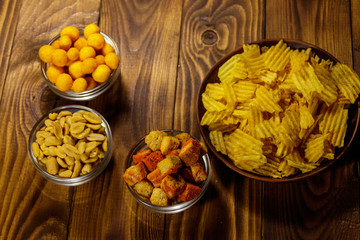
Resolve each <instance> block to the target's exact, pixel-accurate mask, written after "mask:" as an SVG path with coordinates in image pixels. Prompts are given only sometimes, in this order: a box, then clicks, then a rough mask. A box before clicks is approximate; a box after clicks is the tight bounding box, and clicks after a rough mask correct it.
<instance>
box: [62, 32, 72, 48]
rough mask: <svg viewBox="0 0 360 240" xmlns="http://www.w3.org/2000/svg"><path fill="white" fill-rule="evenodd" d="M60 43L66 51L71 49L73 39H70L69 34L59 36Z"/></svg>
mask: <svg viewBox="0 0 360 240" xmlns="http://www.w3.org/2000/svg"><path fill="white" fill-rule="evenodd" d="M59 45H60V48H61V49H64V50H65V51H67V50H69V49H70V47H71V45H72V41H71V39H70V37H69V36H66V35H65V36H61V37H60V38H59Z"/></svg>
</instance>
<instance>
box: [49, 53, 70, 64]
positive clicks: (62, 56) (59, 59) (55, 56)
mask: <svg viewBox="0 0 360 240" xmlns="http://www.w3.org/2000/svg"><path fill="white" fill-rule="evenodd" d="M51 56H52V63H53V64H54V65H56V66H58V67H64V66H65V65H66V64H67V62H68V58H67V55H66V51H65V50H64V49H55V50H54V52H53V53H52V55H51Z"/></svg>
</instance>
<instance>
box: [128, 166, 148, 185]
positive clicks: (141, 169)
mask: <svg viewBox="0 0 360 240" xmlns="http://www.w3.org/2000/svg"><path fill="white" fill-rule="evenodd" d="M146 176H147V170H146V167H145V165H144V163H143V162H140V163H138V164H136V165H132V166H131V167H129V168H128V169H126V171H125V173H124V175H123V178H124V180H125V182H126V183H127V184H129V185H130V186H134V185H135V184H136V183H138V182H140V181H141V180H143V179H144V178H145V177H146Z"/></svg>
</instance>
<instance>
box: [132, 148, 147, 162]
mask: <svg viewBox="0 0 360 240" xmlns="http://www.w3.org/2000/svg"><path fill="white" fill-rule="evenodd" d="M150 153H151V149H149V148H147V149H144V150H141V151H139V152H137V153H136V154H135V155H133V161H134V163H135V164H138V163H139V162H142V161H143V160H144V159H145V158H146V156H148V155H149V154H150Z"/></svg>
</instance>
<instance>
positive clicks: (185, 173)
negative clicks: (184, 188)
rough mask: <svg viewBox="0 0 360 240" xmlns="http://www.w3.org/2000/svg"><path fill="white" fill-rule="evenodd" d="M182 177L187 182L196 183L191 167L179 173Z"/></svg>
mask: <svg viewBox="0 0 360 240" xmlns="http://www.w3.org/2000/svg"><path fill="white" fill-rule="evenodd" d="M179 174H180V176H182V177H183V178H184V179H185V180H187V181H190V182H194V177H193V175H192V172H191V169H190V168H189V167H184V168H182V169H181V170H180V172H179Z"/></svg>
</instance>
